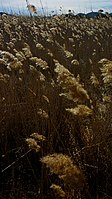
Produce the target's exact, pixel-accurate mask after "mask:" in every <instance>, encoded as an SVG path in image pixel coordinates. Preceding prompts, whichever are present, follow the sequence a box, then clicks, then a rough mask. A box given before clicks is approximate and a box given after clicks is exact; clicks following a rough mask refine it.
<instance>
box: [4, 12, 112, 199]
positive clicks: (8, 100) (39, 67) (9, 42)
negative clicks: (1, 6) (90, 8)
mask: <svg viewBox="0 0 112 199" xmlns="http://www.w3.org/2000/svg"><path fill="white" fill-rule="evenodd" d="M0 24H1V30H0V102H1V103H0V112H1V114H0V129H1V132H0V139H1V154H2V172H1V173H2V193H1V195H2V198H9V199H11V198H18V199H19V198H32V197H35V198H51V199H52V198H54V197H55V198H66V199H71V198H99V199H101V198H109V197H110V198H111V197H112V191H111V190H112V183H111V177H112V172H111V170H112V161H111V158H112V155H111V152H112V151H111V150H112V149H111V142H112V140H111V130H112V125H111V121H112V111H111V103H112V97H111V95H112V88H111V87H112V50H111V43H112V37H111V28H112V20H111V19H109V20H108V19H104V18H102V19H91V20H88V19H80V20H79V19H75V18H74V19H72V18H66V17H63V16H60V17H59V16H56V17H52V18H46V20H44V19H43V18H38V17H34V18H33V19H31V18H30V17H22V16H20V17H16V16H6V15H3V16H1V18H0ZM29 147H30V150H29ZM46 166H47V167H46Z"/></svg>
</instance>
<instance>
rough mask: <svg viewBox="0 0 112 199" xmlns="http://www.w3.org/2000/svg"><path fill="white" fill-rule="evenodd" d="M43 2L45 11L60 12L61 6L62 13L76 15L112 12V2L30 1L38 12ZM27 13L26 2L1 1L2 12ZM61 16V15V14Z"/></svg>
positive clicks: (14, 0)
mask: <svg viewBox="0 0 112 199" xmlns="http://www.w3.org/2000/svg"><path fill="white" fill-rule="evenodd" d="M41 2H42V4H43V7H44V9H45V11H46V10H47V11H49V12H50V11H51V10H55V11H58V12H60V11H59V9H60V6H61V7H62V12H63V13H64V12H67V11H68V10H74V12H75V13H79V12H84V13H87V12H90V11H92V10H93V11H98V10H99V9H103V10H104V11H106V12H112V0H93V1H92V0H29V3H30V4H32V5H35V6H36V8H37V10H38V11H39V12H40V10H41ZM9 10H12V11H17V10H19V11H24V12H26V11H27V8H26V1H25V0H0V11H9ZM60 14H61V13H60Z"/></svg>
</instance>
